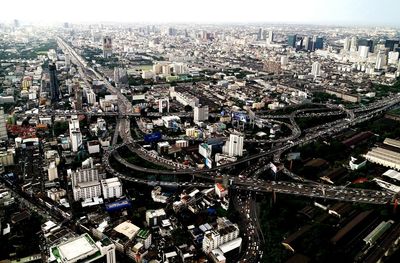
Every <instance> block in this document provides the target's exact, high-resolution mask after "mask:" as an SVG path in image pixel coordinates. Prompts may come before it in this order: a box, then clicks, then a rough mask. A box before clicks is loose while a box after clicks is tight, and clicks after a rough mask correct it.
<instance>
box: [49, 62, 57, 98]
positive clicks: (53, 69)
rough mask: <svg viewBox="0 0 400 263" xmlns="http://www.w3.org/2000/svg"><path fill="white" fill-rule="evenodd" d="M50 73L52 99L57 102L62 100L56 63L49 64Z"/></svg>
mask: <svg viewBox="0 0 400 263" xmlns="http://www.w3.org/2000/svg"><path fill="white" fill-rule="evenodd" d="M49 75H50V95H51V101H52V102H56V101H58V100H60V89H59V87H58V80H57V70H56V65H55V64H49Z"/></svg>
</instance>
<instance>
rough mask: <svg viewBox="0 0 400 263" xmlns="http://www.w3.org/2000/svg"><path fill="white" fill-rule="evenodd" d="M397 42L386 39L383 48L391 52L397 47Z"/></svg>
mask: <svg viewBox="0 0 400 263" xmlns="http://www.w3.org/2000/svg"><path fill="white" fill-rule="evenodd" d="M399 42H400V41H399V40H392V39H387V40H386V41H385V47H386V48H389V51H393V50H395V48H397V47H399Z"/></svg>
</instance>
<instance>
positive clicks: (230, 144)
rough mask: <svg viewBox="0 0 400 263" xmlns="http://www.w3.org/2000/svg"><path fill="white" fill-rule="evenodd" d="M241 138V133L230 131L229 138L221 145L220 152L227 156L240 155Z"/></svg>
mask: <svg viewBox="0 0 400 263" xmlns="http://www.w3.org/2000/svg"><path fill="white" fill-rule="evenodd" d="M243 140H244V137H243V135H240V134H233V133H231V135H230V136H229V140H228V141H226V143H225V145H224V146H223V147H222V152H223V153H224V154H228V155H229V156H242V155H243Z"/></svg>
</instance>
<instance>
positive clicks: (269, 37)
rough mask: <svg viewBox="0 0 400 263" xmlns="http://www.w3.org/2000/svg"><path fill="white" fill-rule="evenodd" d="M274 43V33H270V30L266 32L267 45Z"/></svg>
mask: <svg viewBox="0 0 400 263" xmlns="http://www.w3.org/2000/svg"><path fill="white" fill-rule="evenodd" d="M273 42H274V32H272V30H270V31H269V32H268V44H271V43H273Z"/></svg>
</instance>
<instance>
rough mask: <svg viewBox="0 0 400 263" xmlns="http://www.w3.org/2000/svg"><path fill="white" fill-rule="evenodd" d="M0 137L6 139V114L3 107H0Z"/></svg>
mask: <svg viewBox="0 0 400 263" xmlns="http://www.w3.org/2000/svg"><path fill="white" fill-rule="evenodd" d="M0 139H1V140H7V139H8V135H7V126H6V116H5V114H4V108H3V107H0Z"/></svg>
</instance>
